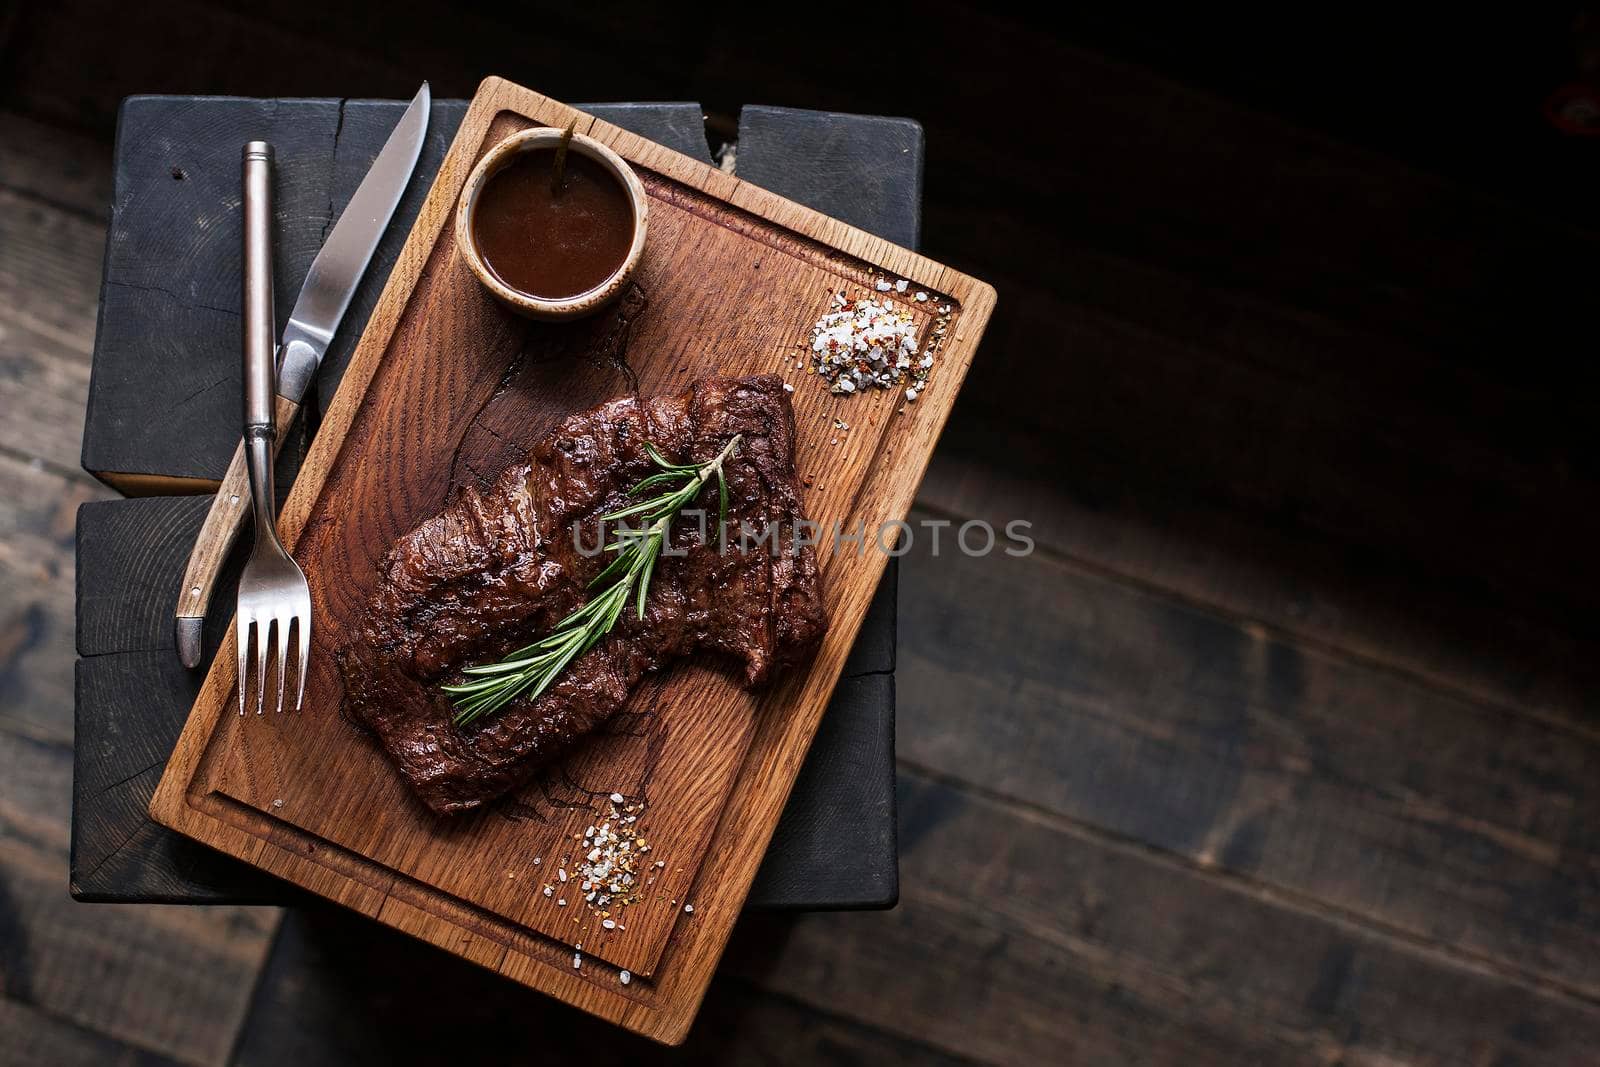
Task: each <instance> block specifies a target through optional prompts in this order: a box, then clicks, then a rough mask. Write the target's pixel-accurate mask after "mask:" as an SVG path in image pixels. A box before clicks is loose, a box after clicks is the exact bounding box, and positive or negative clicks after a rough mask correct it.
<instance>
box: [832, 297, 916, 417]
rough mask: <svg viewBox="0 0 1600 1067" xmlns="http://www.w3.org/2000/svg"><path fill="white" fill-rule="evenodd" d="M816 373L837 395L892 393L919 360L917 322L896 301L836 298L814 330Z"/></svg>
mask: <svg viewBox="0 0 1600 1067" xmlns="http://www.w3.org/2000/svg"><path fill="white" fill-rule="evenodd" d="M811 361H812V369H813V370H814V371H815V372H816V374H818V375H819V376H820V377H821V378H822V379H823V380H824V381H826V382H828V383H829V385H828V390H829V392H833V393H854V392H856V391H857V390H860V389H869V388H874V387H875V388H879V389H891V388H893V387H894V386H896V385H898V384H899V383H900V382H901V381H903V380H905V377H906V375H907V373H908V372H909V371H911V370H912V369H913V368H914V366H915V364H916V362H917V323H916V320H915V319H914V318H913V317H912V316H911V314H910V312H907V311H902V310H900V309H899V308H896V307H895V306H894V301H892V300H889V299H888V298H884V299H883V300H881V301H880V300H878V299H875V298H873V297H869V296H860V297H856V298H855V299H851V298H850V297H847V296H845V294H844V293H835V294H834V296H833V310H832V311H830V312H828V313H827V314H826V315H824V316H822V318H820V319H818V320H817V322H816V325H815V326H813V327H812V328H811Z"/></svg>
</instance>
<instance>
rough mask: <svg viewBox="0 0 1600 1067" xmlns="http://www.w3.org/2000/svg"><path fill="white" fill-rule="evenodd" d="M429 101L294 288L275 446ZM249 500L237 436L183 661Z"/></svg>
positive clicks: (186, 588) (194, 576)
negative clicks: (297, 288) (297, 291)
mask: <svg viewBox="0 0 1600 1067" xmlns="http://www.w3.org/2000/svg"><path fill="white" fill-rule="evenodd" d="M431 103H432V96H431V94H430V93H429V91H428V83H427V82H423V83H422V88H421V89H418V90H417V95H416V96H415V97H413V98H412V100H411V104H410V105H409V106H408V107H407V108H406V110H405V114H403V115H401V116H400V121H399V122H398V123H397V124H396V125H395V128H394V132H392V133H390V134H389V139H388V140H387V141H386V142H384V145H383V150H382V151H381V152H379V153H378V158H377V159H376V160H374V161H373V163H372V168H371V169H370V170H368V171H367V176H366V177H365V178H363V179H361V185H360V186H359V187H358V188H357V189H356V193H355V195H354V196H353V197H351V198H350V203H349V205H348V206H347V207H346V208H345V209H344V213H343V214H341V215H340V216H339V221H338V223H337V224H336V225H335V226H334V227H333V232H332V233H330V234H328V239H327V241H325V242H324V243H323V245H322V250H321V251H320V252H318V253H317V258H316V259H314V260H312V261H311V270H310V271H309V272H308V273H307V274H306V280H305V284H304V285H302V286H301V287H300V296H299V298H298V299H297V300H296V301H295V305H294V311H293V312H292V313H290V315H289V325H288V326H286V327H285V328H284V331H283V339H282V340H281V341H280V342H279V344H278V394H277V397H276V398H275V404H274V409H275V410H274V421H275V422H276V424H277V430H278V433H277V443H278V447H281V446H282V443H283V440H284V438H285V436H286V433H285V431H286V430H287V429H288V427H289V424H290V423H291V422H293V421H294V417H295V415H296V414H297V413H298V412H299V410H300V401H301V399H302V398H303V397H304V396H305V392H306V387H307V386H309V385H310V384H311V379H312V378H313V377H315V376H316V373H317V368H318V367H319V366H321V365H322V357H323V356H324V355H326V354H327V351H328V343H329V342H330V341H332V340H333V335H334V332H335V331H337V330H338V328H339V321H340V320H341V319H343V318H344V313H345V311H346V309H348V308H349V307H350V298H351V297H352V296H354V295H355V291H356V286H358V285H359V284H360V283H361V276H362V275H363V274H364V273H365V272H366V269H367V264H368V263H370V262H371V261H372V253H373V251H374V250H376V249H377V247H378V241H379V240H380V239H381V238H382V237H383V231H384V230H386V229H387V228H388V226H389V219H390V218H392V217H393V215H394V209H395V207H396V206H397V205H398V204H399V203H400V198H401V196H402V195H403V194H404V193H405V190H406V186H407V185H408V184H409V183H410V181H411V172H412V171H413V170H414V169H415V168H416V165H417V157H418V156H419V155H421V153H422V142H423V139H424V137H425V136H426V134H427V132H428V109H429V106H430V104H431ZM249 503H250V491H249V479H248V476H247V475H246V471H245V462H244V444H243V442H242V441H241V442H240V445H239V447H238V448H236V449H235V450H234V453H233V462H232V463H230V464H229V465H228V473H227V474H226V475H225V476H224V477H223V479H222V485H221V486H220V487H219V488H218V489H217V495H216V496H215V497H214V498H213V499H212V501H211V510H210V511H209V512H207V513H206V521H205V525H204V526H202V527H201V528H200V536H199V537H198V538H196V539H195V544H194V549H193V551H191V552H190V553H189V564H188V566H187V567H186V568H185V570H184V572H183V584H182V585H181V586H179V587H178V588H179V593H178V608H177V617H176V619H175V620H174V627H173V636H174V639H175V642H176V644H177V647H178V659H180V660H181V661H182V662H183V665H184V666H185V667H197V666H199V664H200V651H201V648H200V646H201V630H202V629H203V628H204V626H205V619H206V608H207V607H208V606H209V605H210V603H211V592H212V589H213V587H214V586H215V585H216V581H217V573H218V571H220V570H221V569H222V563H223V561H224V560H225V559H227V556H228V550H229V549H230V548H232V547H233V542H234V539H235V538H236V537H238V536H239V529H240V527H241V526H243V525H244V517H245V515H246V514H247V513H248V512H249V510H250V508H249Z"/></svg>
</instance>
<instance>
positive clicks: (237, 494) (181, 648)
mask: <svg viewBox="0 0 1600 1067" xmlns="http://www.w3.org/2000/svg"><path fill="white" fill-rule="evenodd" d="M275 399H276V401H277V406H276V410H275V411H274V413H273V421H274V422H275V424H276V425H277V428H278V433H277V437H276V440H275V441H274V443H273V449H274V451H281V450H282V448H283V442H284V440H285V439H287V438H288V436H289V424H290V423H292V422H293V421H294V417H295V415H296V414H297V413H298V412H299V410H300V405H299V404H296V403H295V402H294V401H293V400H285V399H284V398H283V397H281V396H280V397H276V398H275ZM248 514H250V477H249V474H248V473H247V472H246V471H245V464H244V442H243V441H240V442H239V445H238V446H237V447H236V448H234V450H233V462H231V463H229V464H228V473H227V474H226V475H224V476H223V479H222V485H220V486H219V487H218V488H217V495H216V496H214V497H212V498H211V510H210V511H209V512H207V513H206V521H205V525H204V526H202V527H200V536H199V537H197V538H195V542H194V549H193V550H192V551H190V553H189V565H188V566H187V567H185V568H184V571H183V584H182V585H180V586H179V587H178V610H177V618H176V619H175V620H174V625H173V639H174V641H175V642H176V643H177V646H178V659H179V660H181V661H182V662H183V665H184V666H185V667H190V668H193V667H198V666H199V665H200V653H201V647H200V642H201V631H202V630H204V629H205V623H206V609H207V608H208V607H209V606H210V604H211V593H212V590H213V589H215V588H216V584H217V574H218V572H220V571H221V570H222V564H223V561H225V560H226V559H227V558H228V551H229V550H230V549H231V548H233V542H234V539H235V538H237V537H238V536H239V530H240V529H241V528H242V527H243V526H244V520H245V516H246V515H248Z"/></svg>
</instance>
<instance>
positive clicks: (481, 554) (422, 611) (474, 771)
mask: <svg viewBox="0 0 1600 1067" xmlns="http://www.w3.org/2000/svg"><path fill="white" fill-rule="evenodd" d="M794 432H795V430H794V412H793V410H792V409H791V408H790V406H789V399H788V397H787V396H786V395H785V393H784V391H783V383H782V380H781V379H779V378H778V377H776V376H770V375H769V376H762V377H751V378H706V379H701V380H700V381H697V382H695V383H694V385H693V386H692V387H691V388H690V389H689V391H688V392H686V393H683V394H681V395H678V396H658V397H653V398H649V399H644V400H639V399H636V398H633V397H627V398H622V399H618V400H613V401H611V402H609V403H606V404H602V405H601V406H599V407H597V408H594V409H593V410H590V411H585V412H580V413H578V414H575V415H571V416H569V417H568V418H567V419H566V420H565V421H564V422H562V423H561V425H559V426H558V427H556V429H555V430H554V431H553V432H551V433H550V434H548V435H547V436H545V437H544V439H542V440H541V441H539V442H538V443H537V444H536V445H535V446H534V448H533V450H532V453H531V460H530V461H529V462H526V463H519V464H515V465H513V466H512V467H511V468H510V469H509V470H507V471H505V473H504V474H502V475H501V476H500V478H499V479H498V480H497V481H495V483H494V484H493V485H491V486H490V487H489V488H487V489H483V490H480V489H478V488H476V487H469V488H466V489H464V490H463V491H461V492H460V493H459V494H458V495H457V496H456V497H455V499H454V500H453V501H452V502H451V503H450V504H449V506H447V507H446V508H445V509H444V511H442V512H440V513H439V514H438V515H435V516H434V517H433V518H431V519H428V520H427V521H425V522H423V523H422V524H421V525H419V526H417V528H416V529H414V530H412V531H411V532H410V533H408V534H406V535H405V536H403V537H401V538H400V539H399V541H397V542H396V543H395V545H394V547H393V548H392V549H391V550H390V552H389V554H388V556H387V557H386V558H385V559H384V562H383V564H382V567H383V575H382V578H381V580H380V582H379V585H378V589H377V592H376V593H375V595H374V596H373V599H372V601H371V603H370V605H369V607H368V610H367V614H366V616H365V619H364V621H363V623H362V625H361V626H360V628H359V630H358V632H357V634H356V636H355V639H354V640H353V641H352V642H351V643H350V645H349V646H348V647H346V648H345V649H344V650H343V651H342V652H341V653H340V668H341V670H342V671H343V674H344V685H345V697H346V700H347V706H348V708H349V710H350V711H351V712H352V713H353V714H354V715H355V717H356V718H357V719H359V720H360V721H361V722H363V723H365V724H366V725H367V726H369V727H370V728H371V729H372V730H373V731H374V732H375V733H376V734H377V736H378V739H379V740H380V741H381V742H382V744H383V747H384V749H385V750H386V751H387V752H388V753H389V756H390V758H392V759H393V760H394V762H395V765H396V766H397V767H398V768H399V770H400V773H401V775H402V776H403V777H404V778H405V780H406V781H407V782H409V783H410V785H411V787H412V788H413V789H414V790H415V791H416V793H417V795H418V796H419V797H421V799H422V800H423V801H424V802H425V803H426V804H427V805H428V806H429V807H430V808H432V809H434V810H435V811H439V812H459V811H466V810H468V809H470V808H474V807H477V806H478V805H480V804H482V803H483V802H485V801H487V800H490V799H493V798H494V797H497V796H500V795H501V794H503V793H506V792H508V791H510V790H512V789H515V788H517V787H518V786H519V785H522V784H523V783H525V782H526V781H528V780H529V779H530V778H531V777H532V776H533V774H534V772H535V771H536V770H537V769H538V768H539V767H540V766H541V765H543V764H545V763H547V762H549V761H550V760H552V759H555V758H556V757H558V756H560V755H561V754H562V753H564V752H567V751H568V750H570V749H571V748H572V747H573V746H574V745H575V744H576V743H577V742H578V741H579V740H580V739H581V738H582V737H583V736H584V735H586V734H588V733H589V732H590V731H591V730H593V729H595V728H596V727H597V726H599V725H600V724H601V723H603V722H604V721H605V720H606V719H607V718H609V717H610V716H611V714H612V713H613V712H615V711H616V710H617V709H618V708H620V707H621V706H622V704H623V703H624V702H625V701H626V700H627V697H628V693H629V692H630V691H631V690H632V689H633V687H634V685H635V684H637V683H638V681H639V679H640V677H641V676H643V675H644V674H645V672H647V671H651V670H655V669H656V668H658V667H661V666H663V665H665V664H666V663H668V662H670V661H671V660H673V659H675V658H677V657H679V656H685V655H689V654H690V653H692V652H695V651H696V650H699V649H709V650H712V651H714V652H719V653H724V654H726V655H728V656H732V657H735V658H736V659H738V660H740V661H742V664H743V676H744V682H745V684H746V685H748V686H757V685H760V684H762V683H763V682H764V681H766V679H767V678H768V676H769V675H770V673H771V671H772V670H773V668H774V667H777V666H779V665H782V664H785V663H790V662H796V661H803V660H805V659H808V658H809V657H810V656H811V655H812V654H813V653H814V652H815V650H816V647H817V644H818V642H819V641H820V640H821V638H822V634H823V631H824V630H826V629H827V625H828V622H827V616H826V612H825V611H824V609H823V605H822V592H821V587H820V583H819V578H818V573H817V561H816V555H815V552H814V551H813V550H812V549H811V547H809V545H802V547H800V548H799V549H798V550H797V549H796V547H795V544H796V542H795V538H794V537H793V533H794V530H795V527H796V524H797V523H801V522H803V521H804V520H803V518H802V516H801V513H800V496H799V491H798V488H797V487H796V485H795V471H794ZM734 434H741V435H743V439H742V441H741V442H740V445H739V449H738V452H737V453H736V454H735V456H734V457H733V458H732V459H731V460H730V461H729V462H728V463H726V464H725V466H724V471H725V476H726V479H727V484H728V493H729V509H728V519H729V523H730V526H731V527H732V529H733V530H734V531H737V530H739V529H740V524H741V523H744V524H747V525H748V527H749V528H750V529H752V530H767V529H773V530H775V531H776V534H777V536H776V537H775V538H773V539H769V540H767V541H766V542H764V543H762V544H761V545H759V546H756V545H755V544H754V538H752V539H751V543H750V545H749V546H748V550H746V551H741V550H740V547H741V546H740V544H739V539H738V537H737V535H736V534H735V535H730V538H729V542H728V548H727V550H726V551H719V549H718V546H717V544H716V539H715V536H714V534H713V535H712V536H711V538H710V539H709V543H706V544H702V543H701V542H700V538H699V536H698V527H697V524H696V523H695V522H694V521H693V520H692V519H691V518H690V517H688V516H685V517H683V518H680V519H679V521H678V522H677V523H675V524H674V531H673V536H672V551H669V552H663V554H662V556H661V557H660V559H659V560H658V562H657V566H656V570H655V574H654V576H653V577H652V580H651V582H650V590H649V596H648V599H647V602H646V610H645V617H644V619H643V620H642V621H641V620H640V619H639V618H638V613H637V608H636V606H635V605H634V604H633V603H632V602H631V601H630V603H629V605H628V607H627V610H625V611H624V612H623V613H622V617H621V619H620V620H619V621H618V622H617V625H616V626H615V628H614V629H613V630H612V631H611V633H610V634H609V635H608V636H607V637H605V638H604V639H602V640H601V642H600V643H599V644H597V645H596V646H595V647H594V648H592V649H590V650H589V651H588V652H586V653H585V654H584V655H582V656H581V657H579V658H578V659H577V660H575V661H574V662H573V663H572V664H571V665H569V666H568V668H567V670H566V671H565V672H564V673H563V674H562V675H561V676H560V678H559V679H558V680H557V681H556V682H555V683H554V684H553V685H552V686H551V687H550V688H549V689H548V690H546V691H545V693H544V694H543V695H541V696H540V697H539V699H537V700H533V701H530V700H528V699H526V698H518V699H517V700H514V701H512V702H511V703H510V704H508V705H506V706H505V707H504V708H502V709H500V710H499V711H498V712H495V713H493V714H491V715H488V716H485V717H484V718H482V719H479V720H478V721H476V722H474V723H472V724H470V725H468V726H465V727H457V726H455V725H454V724H453V722H452V718H451V716H452V708H451V705H450V703H449V701H448V700H447V698H446V696H445V694H444V693H443V692H441V690H440V688H439V687H440V685H441V684H442V683H448V682H451V681H454V680H457V679H459V678H460V677H461V675H460V671H461V669H462V668H463V667H467V666H471V665H473V664H479V663H488V662H493V661H495V660H497V659H499V658H501V657H503V656H504V655H506V653H508V652H510V651H512V650H514V649H517V648H520V647H522V646H524V645H526V644H528V643H529V642H530V641H532V640H535V639H537V638H538V637H541V636H543V635H544V634H546V633H548V632H549V631H550V630H551V629H552V628H553V627H554V626H555V624H556V623H558V622H559V621H560V620H561V619H562V618H564V617H565V616H566V615H567V614H568V613H569V612H571V611H572V610H574V609H575V608H577V607H579V606H581V605H582V604H583V603H584V600H585V597H586V595H587V592H588V590H587V585H588V583H589V581H590V580H591V579H592V578H593V577H594V576H595V575H596V574H598V573H599V571H600V570H601V569H602V568H603V567H604V566H605V564H606V562H607V561H608V560H609V558H610V554H605V555H595V554H593V549H594V546H595V545H597V544H598V543H599V542H598V540H597V538H598V536H599V535H598V530H599V525H600V524H599V518H598V517H599V516H600V515H603V514H606V513H608V512H610V511H614V510H616V509H618V508H619V507H622V506H625V502H631V500H630V498H628V496H627V490H628V489H629V488H630V487H631V486H633V485H634V484H635V483H637V482H638V481H639V480H640V479H642V478H644V477H645V476H647V475H649V474H651V473H653V472H654V471H655V470H656V468H655V467H654V466H653V465H652V464H651V462H650V459H649V457H648V455H647V454H646V452H645V448H644V446H645V444H646V443H647V442H648V443H650V444H652V445H654V446H655V447H656V448H657V449H658V450H659V451H660V452H661V453H662V454H663V455H665V456H666V457H667V458H668V459H669V460H672V461H673V462H682V463H687V462H694V461H704V460H707V459H710V458H711V457H713V456H715V455H716V454H717V453H718V452H719V451H720V450H721V449H722V447H723V446H724V445H726V444H727V443H728V441H729V439H731V438H732V437H733V435H734ZM695 506H698V507H702V508H705V510H706V512H707V514H708V516H709V522H710V524H711V525H712V526H713V527H714V525H715V521H716V509H717V504H716V489H715V484H714V480H713V482H712V483H709V484H708V485H707V487H706V488H705V490H703V492H702V496H701V499H700V501H698V502H697V504H696V505H695ZM574 531H576V536H575V533H574ZM580 544H581V545H584V546H587V551H588V553H589V554H586V553H585V551H583V550H580V547H579V546H580ZM677 552H681V553H682V554H681V555H678V554H675V553H677Z"/></svg>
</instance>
